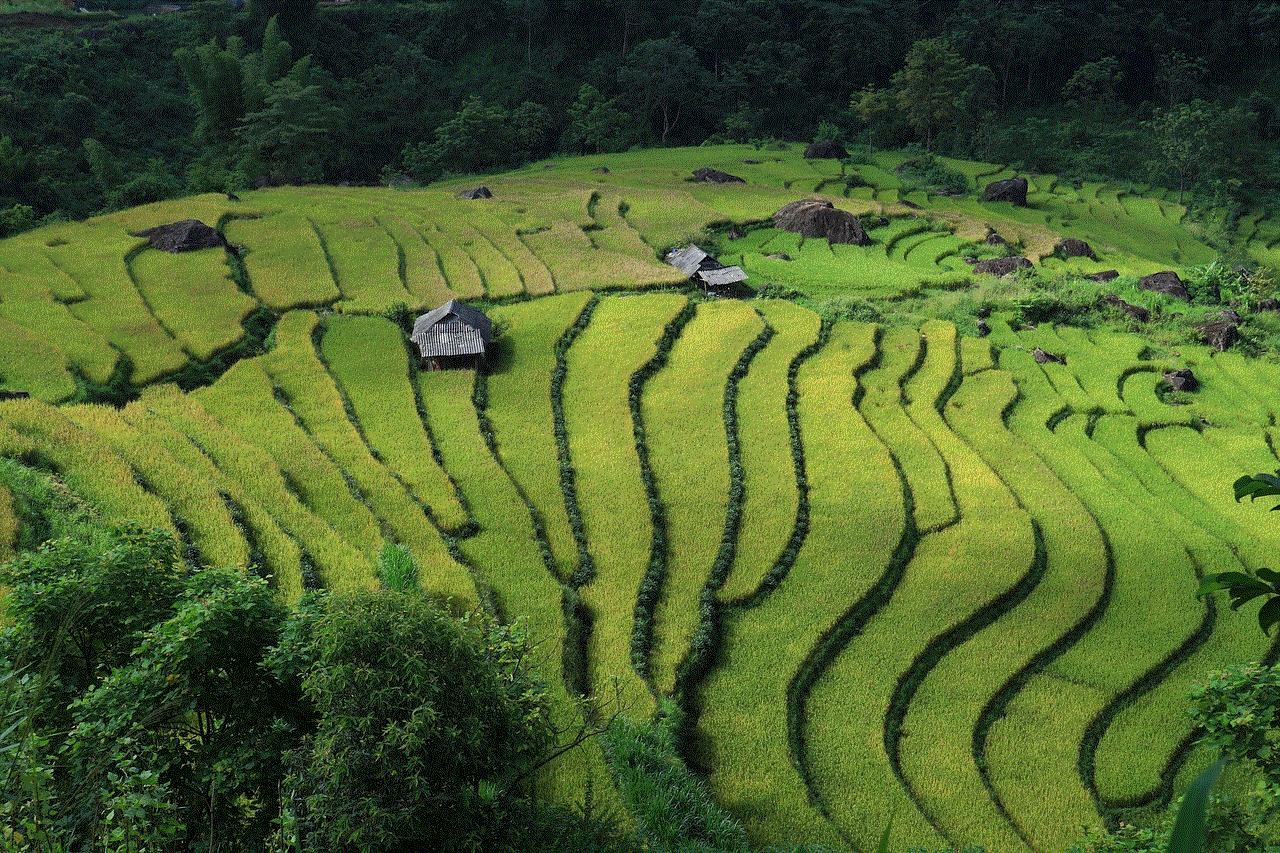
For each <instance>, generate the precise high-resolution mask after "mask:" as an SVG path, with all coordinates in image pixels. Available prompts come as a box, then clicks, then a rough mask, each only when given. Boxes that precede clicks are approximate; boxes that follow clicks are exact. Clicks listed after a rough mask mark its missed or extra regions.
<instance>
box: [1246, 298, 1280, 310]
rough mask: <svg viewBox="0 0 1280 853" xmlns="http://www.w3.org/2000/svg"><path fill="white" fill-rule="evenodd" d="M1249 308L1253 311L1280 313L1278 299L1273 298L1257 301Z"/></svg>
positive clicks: (1279, 300) (1279, 301)
mask: <svg viewBox="0 0 1280 853" xmlns="http://www.w3.org/2000/svg"><path fill="white" fill-rule="evenodd" d="M1250 307H1251V308H1253V310H1254V311H1280V299H1276V298H1275V297H1274V296H1272V297H1269V298H1267V299H1259V300H1258V301H1257V302H1254V303H1253V304H1252V305H1251V306H1250Z"/></svg>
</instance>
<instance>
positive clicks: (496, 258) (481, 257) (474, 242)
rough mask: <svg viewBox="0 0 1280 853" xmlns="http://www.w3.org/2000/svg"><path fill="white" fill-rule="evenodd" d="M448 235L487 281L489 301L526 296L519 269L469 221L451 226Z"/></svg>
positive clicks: (486, 289) (453, 223)
mask: <svg viewBox="0 0 1280 853" xmlns="http://www.w3.org/2000/svg"><path fill="white" fill-rule="evenodd" d="M446 233H448V234H449V235H450V236H451V237H452V238H453V239H454V240H455V241H457V243H458V245H460V246H462V247H463V249H465V251H466V252H467V254H468V255H470V256H471V259H472V261H474V262H475V265H476V268H477V269H479V270H480V275H481V277H482V278H483V279H484V285H485V293H486V295H487V296H488V297H489V298H490V299H503V298H506V297H510V296H519V295H521V294H523V293H524V281H523V280H522V279H521V278H520V270H519V269H518V268H517V267H516V265H515V264H513V263H512V262H511V260H510V259H509V258H508V257H507V256H506V255H505V254H503V253H502V252H501V251H499V249H498V247H497V246H495V245H494V244H493V242H492V241H490V240H489V238H488V237H486V236H485V235H484V234H483V233H481V232H480V231H478V230H477V229H476V228H475V227H473V226H472V225H471V224H470V223H467V222H451V223H449V224H448V227H447V231H446Z"/></svg>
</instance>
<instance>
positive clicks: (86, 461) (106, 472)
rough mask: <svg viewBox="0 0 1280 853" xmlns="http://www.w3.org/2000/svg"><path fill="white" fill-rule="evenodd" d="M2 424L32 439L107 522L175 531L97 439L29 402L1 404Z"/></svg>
mask: <svg viewBox="0 0 1280 853" xmlns="http://www.w3.org/2000/svg"><path fill="white" fill-rule="evenodd" d="M3 419H4V423H5V424H7V425H8V426H9V427H10V428H11V429H13V430H15V431H16V432H18V433H19V434H20V435H22V436H24V437H25V438H27V439H28V440H30V441H31V443H32V445H33V446H34V449H35V451H36V452H38V453H39V454H40V455H41V456H42V457H43V458H44V459H45V460H47V462H48V464H49V465H50V466H51V467H52V468H53V469H54V471H55V472H57V473H58V474H59V475H60V476H61V477H62V479H63V481H64V482H65V483H66V484H67V487H68V488H70V489H71V491H72V492H74V493H75V494H77V495H80V496H81V497H82V498H84V499H85V500H86V501H88V502H89V503H91V504H92V505H94V506H95V507H96V508H97V510H98V511H99V512H100V513H101V516H102V519H103V521H105V522H106V523H108V524H126V523H133V524H139V525H141V526H143V527H156V528H160V529H163V530H166V531H168V532H169V533H171V534H172V533H174V528H173V521H172V519H171V518H170V516H169V510H168V507H166V506H165V505H164V503H163V502H162V501H161V500H160V499H159V498H157V497H156V496H155V495H154V494H152V493H151V492H150V490H148V489H146V488H144V486H143V485H142V484H141V483H140V482H139V477H138V475H137V472H136V471H135V470H134V469H133V467H132V466H130V465H129V463H128V461H126V460H125V459H124V458H122V457H121V456H120V455H119V454H118V453H117V452H116V451H115V449H114V448H112V447H111V446H110V445H109V444H108V443H107V442H105V441H104V440H103V439H102V438H101V437H100V436H98V435H96V434H94V433H92V432H89V431H87V430H82V429H80V428H79V427H77V426H76V425H75V424H74V423H73V422H72V421H70V420H69V419H68V418H67V417H66V415H64V414H63V413H62V412H61V411H60V410H58V409H56V408H54V407H52V406H49V405H47V404H45V403H42V402H39V401H37V400H34V399H30V400H10V401H8V402H6V403H5V404H4V408H3Z"/></svg>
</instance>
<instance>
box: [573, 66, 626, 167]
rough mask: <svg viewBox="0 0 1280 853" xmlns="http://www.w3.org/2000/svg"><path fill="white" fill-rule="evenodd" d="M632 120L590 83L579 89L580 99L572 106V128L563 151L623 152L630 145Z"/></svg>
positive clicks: (615, 103)
mask: <svg viewBox="0 0 1280 853" xmlns="http://www.w3.org/2000/svg"><path fill="white" fill-rule="evenodd" d="M630 126H631V118H630V117H629V116H628V115H627V114H626V113H624V112H623V111H622V110H620V109H618V105H617V102H615V101H613V100H609V99H606V98H605V96H604V95H603V94H601V92H600V90H599V89H597V88H596V87H595V86H592V85H591V84H590V83H583V84H582V87H581V88H579V89H578V99H577V100H576V101H574V102H573V105H572V106H570V107H569V127H568V129H567V130H566V131H565V133H564V137H563V138H562V139H561V140H560V145H561V147H562V148H567V149H569V150H571V151H586V152H590V153H593V154H603V153H605V152H608V151H621V150H622V149H623V148H625V147H627V144H628V142H629V128H630Z"/></svg>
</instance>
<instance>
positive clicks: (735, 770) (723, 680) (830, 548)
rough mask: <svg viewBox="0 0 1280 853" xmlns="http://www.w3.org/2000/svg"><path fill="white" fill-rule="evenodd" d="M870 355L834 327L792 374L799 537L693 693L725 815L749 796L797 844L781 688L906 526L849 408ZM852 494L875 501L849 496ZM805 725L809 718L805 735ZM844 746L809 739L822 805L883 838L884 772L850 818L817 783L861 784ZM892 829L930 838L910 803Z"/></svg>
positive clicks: (884, 468)
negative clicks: (789, 562) (771, 587)
mask: <svg viewBox="0 0 1280 853" xmlns="http://www.w3.org/2000/svg"><path fill="white" fill-rule="evenodd" d="M874 352H875V347H874V329H873V327H871V326H865V325H862V324H839V325H837V326H836V327H835V328H834V329H833V330H832V333H831V337H830V340H829V342H828V343H827V345H826V346H825V347H824V348H823V349H822V350H820V351H819V353H818V354H817V355H815V356H813V357H812V358H810V359H809V360H807V361H806V362H805V363H804V365H803V366H802V367H801V369H800V372H799V374H798V376H797V385H798V388H799V392H800V398H799V416H800V427H801V435H802V437H803V441H804V452H805V460H806V467H807V474H808V478H809V484H810V493H809V498H810V506H811V513H810V530H809V536H808V538H807V539H806V540H805V543H804V547H803V548H802V549H801V550H800V553H799V556H798V558H797V560H796V563H795V565H794V566H793V567H792V568H791V570H790V572H789V573H788V574H787V576H786V579H785V580H784V581H783V582H782V584H781V586H780V587H778V589H777V590H775V591H774V592H773V593H772V594H771V595H770V596H769V597H768V598H766V599H765V600H764V601H763V603H761V604H759V605H758V606H756V607H754V608H752V609H749V610H745V611H743V612H742V613H741V614H739V615H737V616H736V617H735V618H734V619H733V622H732V628H731V632H732V633H731V635H730V636H731V639H730V646H729V648H731V649H732V650H733V652H732V656H731V657H730V658H729V659H728V660H727V661H726V663H725V664H723V665H722V666H721V667H719V668H717V669H716V670H714V671H713V672H712V674H711V675H710V677H709V678H708V681H707V683H706V685H705V687H704V690H703V696H704V697H705V708H706V709H705V711H704V712H703V714H702V717H701V725H702V727H703V728H704V729H705V730H706V731H707V732H708V735H709V736H710V738H711V741H712V749H713V754H714V756H715V762H716V767H715V770H714V771H713V773H712V775H711V777H710V784H711V787H712V789H713V791H714V792H715V793H716V796H717V798H718V799H720V800H721V801H722V802H724V803H726V805H728V807H729V808H730V809H735V808H737V809H743V808H744V807H746V806H747V805H748V800H747V798H750V801H749V802H750V812H751V813H750V814H746V815H743V817H744V818H745V819H746V820H747V825H748V828H749V829H751V830H754V831H756V832H763V831H764V828H765V827H770V829H769V831H770V833H772V832H773V831H774V830H773V827H775V826H776V827H782V828H783V831H788V832H790V837H802V836H801V835H800V834H799V833H800V827H802V826H809V827H810V828H812V824H813V812H812V811H811V808H810V806H809V804H808V798H807V794H806V790H805V787H804V785H803V783H802V781H801V778H800V777H799V776H798V775H797V773H796V771H795V769H794V768H793V767H792V757H791V756H790V755H789V750H788V744H787V731H788V693H789V684H790V681H791V679H792V678H793V677H794V676H795V674H796V672H797V669H798V668H799V667H800V664H801V662H802V661H804V660H805V658H806V656H807V655H809V654H810V652H811V651H812V650H813V649H814V647H815V645H816V644H817V643H818V641H819V639H820V638H821V637H822V636H823V635H824V634H825V633H826V632H827V631H828V630H830V629H831V628H833V627H834V626H835V624H836V623H837V621H838V620H839V619H840V617H841V616H842V615H843V614H844V612H845V611H846V610H847V609H848V608H849V607H850V606H851V605H852V604H853V603H854V602H855V601H857V599H858V598H859V597H860V596H861V595H862V594H863V593H865V592H866V591H867V589H868V588H869V587H870V586H871V585H872V583H874V581H875V580H876V578H877V577H878V576H879V575H880V574H881V573H882V572H883V571H884V570H885V568H886V566H887V565H888V563H889V560H890V558H891V555H892V553H893V551H894V548H895V547H896V545H897V543H898V540H899V538H900V537H901V535H902V533H903V525H904V524H905V521H906V518H905V515H904V508H903V505H902V502H901V500H899V499H898V496H899V495H901V486H900V481H899V479H898V476H897V474H896V473H895V471H894V468H893V465H892V463H891V461H890V459H889V455H888V453H887V451H886V450H885V448H884V445H882V444H881V443H880V442H879V441H878V440H877V439H876V437H875V435H874V434H873V433H872V432H871V431H870V429H868V428H867V426H866V424H865V422H864V421H863V420H862V418H861V417H860V416H859V415H858V413H857V411H856V410H855V409H854V408H853V405H852V402H851V401H852V397H853V390H854V387H855V383H854V378H853V372H854V370H855V369H856V368H858V367H860V366H862V365H864V364H866V363H867V361H868V360H869V359H870V358H872V356H873V355H874ZM855 494H857V495H866V496H872V495H874V496H877V497H876V499H870V500H856V501H851V500H850V497H851V496H852V495H855ZM798 612H803V613H805V619H803V620H801V621H800V622H799V623H797V622H796V621H795V619H794V614H795V613H798ZM855 698H856V697H846V699H848V700H851V701H852V700H854V699H855ZM814 725H815V723H814V722H813V716H812V714H811V715H810V723H809V725H808V726H807V727H806V728H807V730H808V732H809V733H810V734H813V733H814V732H815V729H814V728H813V726H814ZM849 746H850V743H849V741H848V739H836V738H830V737H822V736H820V735H819V736H818V740H817V742H815V743H812V744H811V747H812V748H811V750H810V755H809V758H810V764H809V769H810V770H811V771H812V773H813V778H814V780H815V782H816V783H817V785H818V787H819V788H820V789H821V790H822V792H823V793H824V794H827V795H829V796H827V797H826V799H825V802H824V805H825V806H826V807H827V808H828V809H829V810H830V812H831V814H832V817H833V820H834V822H835V826H836V827H837V828H838V829H839V831H840V832H841V833H842V834H845V835H847V834H848V833H850V832H851V831H852V832H853V833H854V835H853V836H852V837H871V836H870V835H861V834H860V833H858V830H857V827H856V826H855V825H854V824H855V823H857V822H860V821H863V820H865V821H867V822H870V823H878V824H879V830H877V831H883V828H884V826H885V824H886V819H887V817H888V813H889V811H890V810H892V809H894V808H895V803H898V804H901V802H900V801H901V800H902V799H903V798H902V796H901V793H900V789H898V788H897V786H896V785H895V784H894V782H893V779H892V776H891V774H890V773H889V768H888V766H887V765H883V767H882V769H883V774H881V775H880V776H879V777H878V778H879V779H880V780H882V781H884V780H887V782H888V784H887V785H878V786H876V788H875V790H876V793H875V795H874V797H875V799H874V801H867V800H866V799H865V798H864V799H863V800H862V802H861V803H860V809H859V814H858V816H857V817H854V816H852V815H851V814H849V813H848V809H847V808H845V804H844V802H843V801H842V802H836V801H835V800H836V797H835V796H834V793H835V791H834V788H833V787H829V786H828V785H827V784H826V782H827V780H829V779H832V778H833V777H832V776H830V775H829V774H830V773H836V774H841V773H844V772H852V773H854V774H855V775H857V776H858V777H859V778H865V774H864V772H862V771H863V767H862V765H863V764H865V763H866V759H865V758H864V757H862V756H861V753H862V746H861V745H859V746H857V747H854V751H855V754H854V755H849V754H847V752H848V750H847V747H849ZM828 747H829V748H831V749H836V750H839V751H840V752H841V755H840V756H839V758H838V759H837V760H834V761H833V760H830V759H832V757H833V755H832V753H831V752H829V751H827V750H828ZM871 762H872V765H874V764H875V763H876V759H874V758H873V759H871ZM840 767H843V768H844V770H840V769H839V768H840ZM855 767H857V768H858V769H857V770H855V769H854V768H855ZM748 768H753V769H751V770H748ZM758 778H763V779H766V780H768V781H769V784H770V786H771V788H772V789H773V790H774V791H775V794H774V799H773V800H772V801H771V802H769V803H768V804H763V803H758V802H756V801H755V799H756V798H755V797H754V796H752V793H751V792H752V790H753V788H754V786H755V785H756V784H757V783H756V782H755V780H756V779H758ZM859 790H860V791H862V792H863V793H866V792H867V791H868V790H870V789H868V788H865V787H860V789H859ZM848 795H849V796H852V795H853V791H852V790H850V791H849V792H848ZM881 804H883V805H884V809H883V812H884V813H883V814H881V813H880V812H881ZM810 831H812V829H810ZM894 831H895V837H898V838H902V837H904V836H905V837H906V838H909V839H913V838H916V837H919V836H918V835H917V831H918V832H920V833H924V832H931V830H929V828H928V825H927V824H926V823H925V822H924V821H923V819H922V818H921V817H920V816H919V814H918V813H916V812H915V811H914V810H913V809H910V807H909V806H908V807H904V808H899V809H898V816H897V817H895V819H894ZM806 837H807V836H806ZM935 837H936V836H935Z"/></svg>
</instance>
